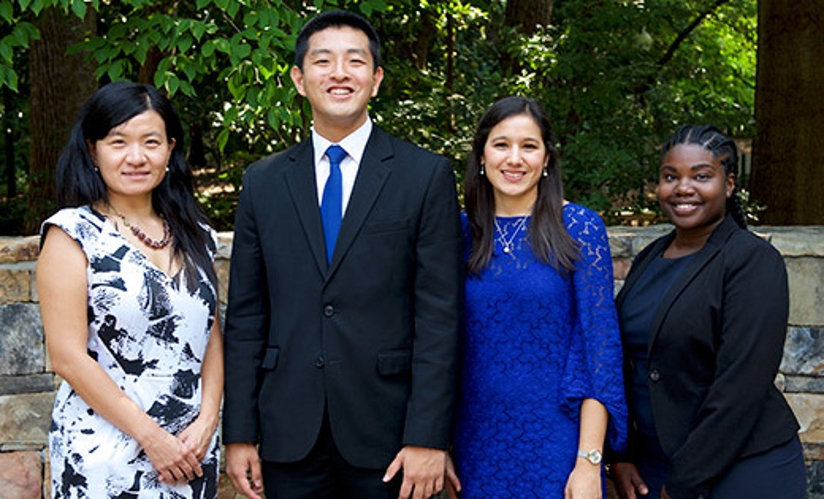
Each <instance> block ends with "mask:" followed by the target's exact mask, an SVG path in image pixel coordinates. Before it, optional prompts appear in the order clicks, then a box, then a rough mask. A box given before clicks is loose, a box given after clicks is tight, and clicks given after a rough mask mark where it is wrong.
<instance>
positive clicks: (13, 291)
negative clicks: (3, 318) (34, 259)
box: [0, 268, 31, 303]
mask: <svg viewBox="0 0 824 499" xmlns="http://www.w3.org/2000/svg"><path fill="white" fill-rule="evenodd" d="M29 300H31V276H30V275H29V271H28V270H26V269H8V268H6V269H0V303H14V302H28V301H29Z"/></svg>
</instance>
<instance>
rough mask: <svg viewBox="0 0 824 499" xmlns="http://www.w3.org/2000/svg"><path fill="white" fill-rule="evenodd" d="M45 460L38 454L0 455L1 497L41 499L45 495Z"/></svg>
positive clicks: (6, 498)
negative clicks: (43, 476) (43, 477)
mask: <svg viewBox="0 0 824 499" xmlns="http://www.w3.org/2000/svg"><path fill="white" fill-rule="evenodd" d="M42 475H43V459H42V458H41V457H40V453H38V452H3V453H0V497H2V499H40V498H41V497H42V494H43V480H42V478H41V477H42Z"/></svg>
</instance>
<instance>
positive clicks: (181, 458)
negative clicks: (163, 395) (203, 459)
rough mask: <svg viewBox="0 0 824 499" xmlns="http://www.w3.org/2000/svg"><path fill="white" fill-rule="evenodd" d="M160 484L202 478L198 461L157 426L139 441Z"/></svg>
mask: <svg viewBox="0 0 824 499" xmlns="http://www.w3.org/2000/svg"><path fill="white" fill-rule="evenodd" d="M139 443H140V445H141V446H142V447H143V449H144V450H145V451H146V456H147V457H148V458H149V461H151V463H152V466H154V468H155V470H157V472H158V480H159V481H160V482H162V483H175V482H189V481H191V480H194V479H195V477H200V476H203V469H201V467H200V460H199V459H198V458H197V456H195V453H194V452H192V450H191V449H190V448H189V447H187V445H186V444H184V443H183V442H182V441H181V440H179V439H178V438H177V437H175V436H174V435H172V434H170V433H168V432H166V431H165V430H163V429H162V428H160V427H159V426H158V427H157V428H156V430H154V431H152V432H151V433H150V436H148V437H146V438H142V439H141V440H139Z"/></svg>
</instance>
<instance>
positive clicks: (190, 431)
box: [177, 413, 217, 462]
mask: <svg viewBox="0 0 824 499" xmlns="http://www.w3.org/2000/svg"><path fill="white" fill-rule="evenodd" d="M208 419H210V418H206V417H204V416H203V414H202V413H201V415H200V416H198V417H197V418H196V419H195V420H194V421H193V422H192V424H190V425H189V426H187V427H186V429H184V430H183V431H182V432H180V434H179V435H178V436H177V439H178V440H180V442H181V443H183V445H184V446H186V448H187V449H188V450H189V451H190V452H191V453H192V454H194V456H195V458H196V459H197V460H198V461H199V462H202V461H203V459H205V458H206V453H207V452H209V447H210V445H211V443H212V438H213V437H214V435H215V429H216V428H217V424H216V423H214V422H211V421H208Z"/></svg>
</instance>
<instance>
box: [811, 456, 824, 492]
mask: <svg viewBox="0 0 824 499" xmlns="http://www.w3.org/2000/svg"><path fill="white" fill-rule="evenodd" d="M807 499H824V461H813V462H811V463H809V464H808V465H807Z"/></svg>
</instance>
